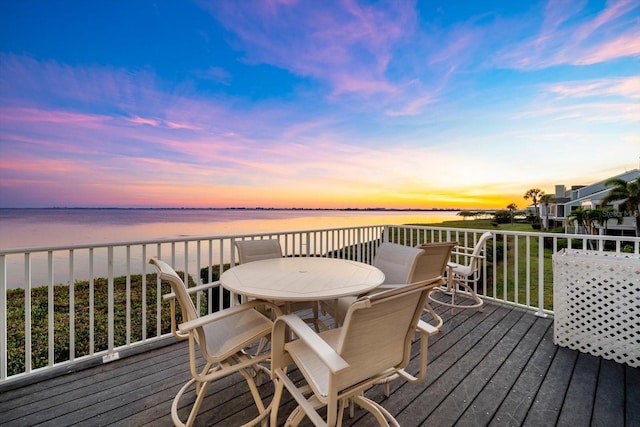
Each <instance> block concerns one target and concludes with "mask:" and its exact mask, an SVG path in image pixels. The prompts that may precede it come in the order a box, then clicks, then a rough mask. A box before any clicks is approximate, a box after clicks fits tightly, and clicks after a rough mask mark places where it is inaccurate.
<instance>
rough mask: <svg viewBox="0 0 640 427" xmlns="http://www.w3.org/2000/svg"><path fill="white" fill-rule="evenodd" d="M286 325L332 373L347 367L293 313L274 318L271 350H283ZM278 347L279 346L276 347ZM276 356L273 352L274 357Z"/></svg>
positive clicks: (327, 345) (344, 362) (347, 365)
mask: <svg viewBox="0 0 640 427" xmlns="http://www.w3.org/2000/svg"><path fill="white" fill-rule="evenodd" d="M285 326H288V327H289V328H290V329H291V331H293V332H294V333H295V334H296V335H297V336H298V338H299V339H301V340H302V341H304V342H305V344H307V346H308V347H309V349H310V350H312V351H313V352H314V353H315V354H316V355H317V356H318V358H319V359H320V360H321V361H322V362H323V363H324V364H325V365H326V366H327V368H329V370H330V371H331V372H332V373H334V374H335V373H338V372H340V371H341V370H343V369H346V368H348V367H349V364H348V363H347V362H346V361H345V360H344V359H343V358H342V357H341V356H340V355H339V354H338V353H336V351H335V350H334V349H333V348H332V347H331V346H330V345H329V344H327V343H326V341H324V340H323V339H322V338H320V336H319V335H318V334H317V333H316V332H315V331H313V330H312V329H311V328H309V326H308V325H307V324H306V323H305V322H304V321H303V320H302V319H300V318H299V317H298V316H296V315H295V314H287V315H284V316H280V317H278V318H277V319H276V321H275V322H274V325H273V331H274V332H273V335H274V337H273V340H274V342H273V344H272V352H275V351H276V350H277V351H279V352H281V353H283V351H284V334H285V333H286V327H285ZM277 347H280V348H277ZM275 358H276V356H275V354H274V359H275Z"/></svg>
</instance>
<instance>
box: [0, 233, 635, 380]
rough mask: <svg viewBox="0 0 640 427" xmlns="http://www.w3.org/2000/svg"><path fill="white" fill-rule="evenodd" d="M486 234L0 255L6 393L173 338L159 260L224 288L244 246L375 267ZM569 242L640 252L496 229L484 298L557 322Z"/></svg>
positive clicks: (212, 304) (226, 299)
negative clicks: (560, 272) (560, 273)
mask: <svg viewBox="0 0 640 427" xmlns="http://www.w3.org/2000/svg"><path fill="white" fill-rule="evenodd" d="M485 231H486V230H472V229H458V228H442V227H428V226H367V227H352V228H340V229H323V230H305V231H293V232H279V233H273V234H270V233H263V234H252V235H237V236H207V237H194V238H188V239H167V240H154V241H131V242H115V243H109V244H101V245H91V246H86V245H82V246H81V245H77V246H60V247H38V248H18V249H10V250H0V313H1V315H0V355H1V356H2V358H1V359H0V385H1V384H2V383H7V382H9V381H12V380H14V379H20V378H24V377H28V376H30V375H32V374H34V373H38V372H43V371H47V370H51V369H52V368H56V367H65V366H67V365H70V364H73V363H78V362H81V361H86V360H95V359H98V360H99V359H100V358H101V359H102V361H104V362H107V361H110V360H113V359H116V358H118V357H119V354H120V352H122V351H124V350H128V349H134V348H136V347H139V346H140V345H142V344H147V343H153V342H156V341H159V340H162V339H166V338H167V337H169V336H170V333H169V317H168V303H167V302H166V301H163V299H162V294H163V293H167V292H168V288H167V287H166V286H167V285H166V284H162V283H160V281H159V280H158V279H157V277H156V275H155V274H154V272H155V270H153V269H152V268H151V267H150V266H149V265H148V263H147V262H148V259H149V258H151V257H159V258H162V259H164V260H165V261H167V262H169V263H170V264H171V265H172V266H173V267H174V268H175V269H176V270H178V271H181V272H183V273H184V276H183V277H188V278H189V282H190V284H191V285H192V286H193V285H194V284H198V283H211V282H216V281H217V279H218V277H219V272H221V271H224V270H225V269H228V268H230V265H235V264H236V262H237V258H236V252H235V241H236V240H244V239H264V238H276V239H279V240H280V243H281V245H282V248H283V252H284V253H285V255H287V256H331V257H338V258H347V259H354V260H358V261H362V262H367V263H371V262H372V260H373V257H374V254H375V249H376V248H377V244H378V243H379V242H380V241H381V240H383V241H392V242H397V243H401V244H405V245H411V246H413V245H416V244H419V243H426V242H433V241H445V240H454V241H458V242H459V243H460V244H463V245H465V246H473V245H474V243H475V241H476V240H477V239H478V237H479V236H480V234H482V233H483V232H485ZM545 242H548V243H547V249H545ZM565 242H566V244H567V245H568V246H569V247H573V248H580V249H599V250H605V249H606V250H612V251H616V252H621V251H623V250H625V251H631V252H633V253H636V254H637V253H640V239H639V238H629V237H624V238H622V237H605V236H584V235H562V234H551V233H523V232H503V231H498V230H496V231H495V234H494V236H493V239H492V240H490V242H489V243H488V245H487V254H486V255H487V256H486V260H485V262H484V263H483V264H482V278H483V279H482V280H481V282H480V284H479V285H478V289H477V292H478V293H479V294H480V295H481V296H483V297H484V298H487V299H491V300H498V301H503V302H507V303H510V304H515V305H518V306H522V307H526V308H528V309H531V310H534V311H535V312H536V313H537V314H538V315H546V314H549V313H552V310H553V307H552V304H553V301H552V295H553V294H552V287H553V282H552V276H551V273H550V272H551V255H552V253H554V252H556V251H557V250H559V249H561V248H562V247H565ZM233 300H234V298H233V297H232V295H230V294H229V293H228V292H227V291H225V290H224V289H222V288H221V287H218V288H217V291H215V292H213V291H210V292H209V293H208V294H205V295H203V294H198V295H197V300H196V303H197V305H198V306H199V307H201V309H202V310H203V312H204V311H206V312H211V311H215V310H217V309H219V308H220V307H221V306H222V307H226V306H228V305H229V304H230V303H231V301H233ZM540 302H542V303H540ZM45 341H46V345H44V346H43V345H42V344H37V343H43V342H45ZM43 347H46V348H43Z"/></svg>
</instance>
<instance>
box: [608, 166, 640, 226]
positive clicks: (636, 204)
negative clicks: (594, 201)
mask: <svg viewBox="0 0 640 427" xmlns="http://www.w3.org/2000/svg"><path fill="white" fill-rule="evenodd" d="M604 185H605V187H611V190H609V194H607V195H606V196H605V197H604V198H603V199H602V204H603V205H606V204H608V203H611V202H613V201H618V200H622V203H620V207H623V208H624V209H625V210H626V215H624V216H635V218H636V237H640V176H639V177H638V178H637V179H636V180H635V181H630V182H627V181H625V180H624V179H621V178H611V179H608V180H606V181H605V182H604Z"/></svg>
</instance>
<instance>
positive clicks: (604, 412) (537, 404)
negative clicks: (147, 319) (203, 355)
mask: <svg viewBox="0 0 640 427" xmlns="http://www.w3.org/2000/svg"><path fill="white" fill-rule="evenodd" d="M434 308H436V311H438V313H439V314H440V315H441V316H442V317H443V319H444V320H445V324H444V326H443V328H442V330H441V332H440V333H439V334H437V335H435V336H432V337H430V339H429V369H428V374H427V379H426V380H425V381H424V382H422V383H420V384H409V383H405V382H403V381H400V380H396V381H394V382H392V383H391V396H389V397H388V398H387V397H386V396H385V395H384V388H383V387H382V386H376V387H373V388H372V389H370V390H368V391H367V392H366V395H367V396H368V397H370V398H372V399H374V400H376V401H377V402H380V403H381V404H382V405H383V406H384V407H385V408H387V409H388V410H389V411H390V412H391V413H392V414H393V415H394V416H396V418H397V419H398V421H399V422H400V424H401V425H407V426H414V425H415V426H417V425H438V426H449V425H457V426H466V425H493V426H498V425H500V426H502V425H531V426H538V425H555V424H557V425H575V426H577V425H594V426H597V425H640V405H638V404H637V402H638V401H640V369H639V368H631V367H629V366H626V365H621V364H618V363H616V362H612V361H608V360H604V359H601V358H596V357H593V356H589V355H585V354H580V353H578V352H576V351H573V350H569V349H566V348H560V347H557V346H555V345H554V344H553V328H552V321H553V319H552V318H547V319H544V318H540V317H537V316H534V315H533V314H532V313H531V312H529V311H526V310H523V309H520V308H515V307H512V306H507V305H502V304H497V303H488V304H486V305H485V307H484V308H483V310H482V311H478V310H475V309H472V310H459V309H457V310H450V309H443V308H442V307H434ZM424 318H425V320H430V319H429V316H428V315H425V316H424ZM412 350H413V357H412V360H411V363H410V364H409V367H408V368H407V370H408V371H409V372H410V373H412V374H416V373H417V370H418V354H417V353H418V343H414V346H413V348H412ZM293 374H294V375H296V372H295V371H294V372H293ZM298 377H299V374H298ZM189 378H190V374H189V371H188V348H187V346H186V343H185V342H180V343H175V344H171V345H169V346H165V347H160V348H154V349H152V350H150V351H147V352H145V353H141V354H136V355H132V356H129V357H125V358H122V359H120V360H117V361H114V362H110V363H107V364H102V365H98V366H93V367H89V368H87V369H84V370H80V371H77V372H72V373H68V374H66V375H61V376H59V377H54V378H46V379H43V380H42V381H39V382H37V383H34V384H28V385H23V386H21V387H18V388H14V389H11V388H5V389H4V390H2V391H0V424H2V425H7V426H26V425H29V426H31V425H42V426H47V425H50V426H54V425H55V426H58V425H73V424H79V425H86V424H91V425H116V426H131V425H136V426H142V425H149V426H160V427H162V426H171V425H173V423H172V421H171V416H170V411H171V403H172V401H173V397H174V396H175V394H176V393H177V391H178V389H179V388H180V387H181V386H182V385H183V384H184V383H185V382H186V381H187V380H188V379H189ZM260 390H261V393H262V394H263V396H264V397H265V398H266V399H267V401H269V400H270V399H271V396H272V393H273V384H272V383H271V381H269V380H266V379H265V383H264V385H263V386H261V387H260ZM193 394H194V393H193V392H190V393H187V394H186V395H185V396H184V398H183V402H181V409H180V412H181V414H183V415H184V414H185V413H186V411H187V410H188V408H187V406H188V404H189V403H190V402H191V401H192V399H193ZM295 406H296V405H295V401H293V400H292V399H291V397H290V396H289V395H288V393H286V392H285V395H284V396H283V400H282V403H281V408H280V411H279V414H278V421H279V425H282V424H284V421H285V420H286V418H287V416H288V414H289V413H290V412H291V411H292V410H293V408H294V407H295ZM255 414H256V412H255V407H254V405H253V403H252V400H251V397H250V394H249V391H248V387H247V386H246V384H245V382H244V380H243V378H242V377H241V376H240V375H232V376H230V377H226V378H224V379H222V380H220V381H216V382H215V383H213V384H211V386H210V388H209V390H208V393H207V397H206V399H205V400H204V403H203V407H202V409H201V411H200V413H199V415H198V417H197V418H196V425H199V426H205V425H206V426H229V425H231V426H233V425H239V424H241V423H244V422H246V421H248V420H249V419H250V418H252V417H253V416H255ZM372 422H373V418H372V417H371V415H370V414H367V413H366V412H365V411H363V410H361V409H358V410H357V411H356V416H355V417H354V418H347V419H346V420H345V425H346V426H351V427H368V426H369V425H371V424H372ZM309 425H311V424H310V422H309V421H308V420H305V421H304V422H303V423H302V426H309Z"/></svg>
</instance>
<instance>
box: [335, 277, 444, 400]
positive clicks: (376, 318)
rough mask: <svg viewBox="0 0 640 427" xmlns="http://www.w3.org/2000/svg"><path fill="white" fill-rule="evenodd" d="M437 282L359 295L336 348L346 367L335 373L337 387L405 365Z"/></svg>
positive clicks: (349, 311)
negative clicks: (422, 315) (346, 364)
mask: <svg viewBox="0 0 640 427" xmlns="http://www.w3.org/2000/svg"><path fill="white" fill-rule="evenodd" d="M436 284H438V281H434V282H433V283H425V282H420V283H414V284H410V285H406V286H400V287H396V288H393V289H391V290H388V291H384V292H379V293H377V294H373V295H369V296H365V297H361V298H359V299H358V300H357V301H356V302H354V303H353V304H352V305H351V306H350V307H349V310H348V311H347V315H346V317H345V321H344V325H343V327H342V331H341V334H340V338H339V342H338V345H337V348H336V350H337V352H338V353H339V354H340V355H341V356H342V358H343V359H344V360H345V361H346V362H347V363H348V364H349V367H348V368H347V369H345V370H344V371H341V372H340V373H339V374H338V376H337V381H338V384H337V385H338V389H343V388H344V387H349V386H350V385H353V384H356V383H359V382H360V381H364V380H366V379H369V378H372V377H373V376H376V375H379V374H380V373H382V372H385V371H387V370H389V369H391V370H393V371H394V372H395V371H397V370H399V369H402V368H404V367H406V366H407V364H408V363H409V360H410V358H411V342H412V339H413V337H414V334H415V329H416V326H417V324H418V321H419V320H420V315H421V314H422V308H423V307H424V304H425V302H426V299H427V295H428V293H429V291H430V290H431V289H432V288H433V287H434V286H435V285H436Z"/></svg>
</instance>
